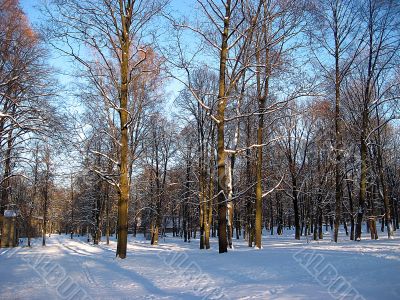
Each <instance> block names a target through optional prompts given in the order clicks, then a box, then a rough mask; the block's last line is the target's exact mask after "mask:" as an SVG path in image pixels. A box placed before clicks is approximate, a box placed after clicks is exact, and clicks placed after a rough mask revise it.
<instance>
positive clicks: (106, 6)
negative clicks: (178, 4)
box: [0, 0, 400, 258]
mask: <svg viewBox="0 0 400 300" xmlns="http://www.w3.org/2000/svg"><path fill="white" fill-rule="evenodd" d="M0 3H1V4H0V5H1V9H0V14H2V15H1V17H2V18H1V20H2V21H1V22H3V20H8V19H7V18H9V19H10V20H18V21H14V22H17V24H15V26H11V27H10V26H8V23H9V22H11V21H10V20H9V21H6V22H5V23H4V24H0V26H2V27H1V28H0V29H1V31H0V39H1V42H2V43H0V44H1V48H0V50H1V65H0V67H1V68H0V92H1V94H0V97H1V98H0V101H1V103H0V104H1V106H2V108H1V115H0V118H1V119H0V121H1V123H0V146H1V149H0V150H1V153H2V156H1V157H2V158H1V168H2V169H1V174H2V175H1V177H0V178H1V191H2V194H1V197H2V198H1V201H2V202H1V207H2V210H4V208H5V207H6V205H10V204H15V205H17V206H18V209H19V210H20V211H21V215H23V216H28V218H32V216H34V215H40V216H41V217H42V220H43V224H44V226H43V227H44V232H45V231H46V227H47V228H48V227H49V226H50V225H47V224H52V225H51V226H52V228H51V229H50V228H48V230H50V231H56V230H58V231H60V232H61V231H63V232H68V233H71V238H72V237H73V234H74V233H79V234H90V235H91V236H92V238H93V242H94V243H98V242H99V241H100V239H101V238H102V236H104V235H105V236H106V239H107V242H108V241H109V237H110V235H111V234H114V233H115V234H116V235H117V238H118V248H117V256H118V257H120V258H125V257H126V247H127V237H128V232H132V234H134V235H136V234H137V233H138V232H142V233H144V234H145V235H146V236H148V237H149V239H150V240H151V243H152V244H154V245H156V244H157V243H158V242H159V236H161V235H163V234H164V232H165V230H166V229H167V228H171V227H172V232H173V235H174V236H175V235H176V236H181V237H183V238H184V240H185V241H190V240H191V238H196V237H197V234H199V240H200V248H201V249H209V248H210V237H216V236H218V244H219V252H220V253H223V252H226V251H227V249H228V248H230V247H232V244H233V238H234V237H235V238H237V239H239V238H245V239H247V241H248V245H249V246H255V247H257V248H261V247H262V232H263V229H264V232H265V230H268V232H270V233H271V234H275V233H276V234H282V232H283V230H284V228H292V227H293V228H294V237H295V238H296V239H300V237H301V236H302V235H305V236H312V238H313V239H314V240H318V239H322V238H323V236H324V226H325V230H327V229H328V227H329V228H331V231H332V239H333V240H334V241H335V242H336V241H337V240H338V233H339V227H340V225H341V224H342V225H343V226H344V230H345V232H346V235H349V238H350V239H351V240H360V239H361V233H362V225H363V224H365V223H364V222H366V224H367V227H366V228H367V230H369V231H370V232H371V238H373V239H376V238H378V230H377V229H376V227H377V221H378V222H380V223H381V230H382V231H384V226H386V232H387V235H388V237H389V238H391V237H393V235H394V231H395V230H396V229H398V228H399V222H398V220H399V215H398V213H399V207H398V200H397V199H398V198H399V196H400V195H399V192H398V187H399V184H400V182H399V181H400V173H399V167H400V157H399V156H398V154H397V151H396V150H397V147H398V146H399V142H400V140H399V127H398V124H397V123H396V122H397V121H396V119H398V113H399V106H398V103H399V101H398V100H399V97H400V91H399V86H400V84H399V83H400V82H399V81H400V74H399V71H400V68H399V66H400V64H399V59H400V57H399V54H400V52H399V47H400V35H399V33H400V31H399V28H400V24H399V22H400V19H399V17H398V16H399V15H400V11H399V9H400V6H399V4H398V3H397V2H396V1H392V0H380V1H378V0H353V1H340V0H313V1H298V0H251V1H240V0H226V1H214V0H207V1H203V0H197V1H196V3H195V4H196V11H195V12H193V14H191V15H190V16H187V18H183V19H181V18H178V17H177V15H176V13H173V12H169V10H170V7H169V3H168V1H166V0H152V1H144V0H143V1H140V0H123V1H122V0H120V1H116V0H115V1H111V0H104V1H94V0H93V1H90V0H87V1H78V0H64V1H58V0H53V1H50V2H49V4H48V6H46V7H43V14H44V16H45V18H46V21H45V23H44V24H43V26H42V30H43V32H45V35H43V36H40V35H39V34H38V33H37V32H35V31H34V30H33V29H32V28H31V27H30V25H29V23H28V22H27V20H26V17H25V15H24V14H23V13H22V11H21V10H20V8H19V7H18V4H17V1H11V0H2V1H1V2H0ZM15 14H18V16H19V17H18V18H17V17H15ZM3 15H4V16H5V18H3ZM158 24H163V26H158ZM164 28H168V29H166V30H167V31H166V32H162V31H161V30H162V29H164ZM164 36H167V41H166V40H165V39H164V38H163V37H164ZM3 41H5V42H3ZM44 45H51V47H52V49H55V50H56V51H59V52H61V53H62V54H63V55H66V56H67V57H69V58H71V59H72V61H73V62H74V69H73V70H72V71H71V70H69V72H71V73H73V74H72V75H73V76H74V77H73V78H74V79H75V80H73V82H72V83H71V85H72V88H73V93H72V95H73V98H74V99H75V101H76V102H77V103H79V109H78V113H77V114H78V115H74V116H69V117H68V116H63V117H60V116H59V115H58V117H57V114H58V113H57V112H56V111H55V109H54V108H53V106H52V105H50V103H51V102H50V100H49V99H56V95H55V93H53V91H52V89H51V87H53V84H52V83H51V80H50V78H49V77H50V76H49V74H50V69H49V67H48V66H47V64H46V63H45V60H46V53H45V51H44ZM16 49H17V50H18V51H17V50H16ZM171 80H174V81H175V82H180V84H181V87H182V88H181V89H180V91H179V93H178V95H177V97H175V99H174V102H173V103H171V102H170V101H168V100H169V98H170V95H169V94H168V93H167V91H166V89H165V85H166V83H168V82H170V81H171ZM60 101H61V100H58V102H57V103H58V104H60ZM59 106H61V105H59ZM75 113H76V112H75ZM66 123H68V124H66ZM66 128H68V130H66ZM49 129H51V130H49ZM55 129H57V130H55ZM55 131H56V132H58V133H59V134H57V135H54V134H53V132H55ZM49 139H50V140H52V141H57V142H53V143H52V144H53V145H54V144H55V145H60V143H63V145H65V144H68V147H64V148H65V149H68V150H67V151H68V152H69V153H66V156H68V154H69V155H71V156H73V157H74V159H75V160H77V161H79V165H80V167H74V168H70V171H69V172H66V173H69V175H68V176H61V175H60V174H57V172H56V170H55V169H56V168H54V166H53V165H52V161H53V160H54V159H55V157H56V156H54V154H52V151H51V148H52V147H51V146H44V144H43V142H41V141H43V140H44V141H47V142H48V141H49ZM60 140H62V141H60ZM53 152H54V151H53ZM63 170H64V171H65V169H63ZM64 173H65V172H64ZM64 175H65V174H64ZM25 191H29V192H25ZM39 200H40V201H39ZM38 203H40V205H39V204H38ZM49 212H51V213H49ZM47 216H49V217H50V218H51V220H50V221H49V222H47V220H46V219H48V218H49V217H47ZM55 216H57V217H55ZM25 221H26V222H28V223H26V222H25V223H26V224H30V221H29V220H28V219H26V220H25Z"/></svg>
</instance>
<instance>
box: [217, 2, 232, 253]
mask: <svg viewBox="0 0 400 300" xmlns="http://www.w3.org/2000/svg"><path fill="white" fill-rule="evenodd" d="M230 16H231V0H227V1H226V3H225V18H224V29H223V32H222V42H221V53H220V61H219V64H220V65H219V85H218V106H217V118H218V122H217V168H218V246H219V253H224V252H228V243H227V236H226V209H227V207H226V199H225V191H226V189H225V108H226V104H227V100H228V99H227V95H226V86H225V76H226V74H225V73H226V61H227V57H228V38H229V24H230Z"/></svg>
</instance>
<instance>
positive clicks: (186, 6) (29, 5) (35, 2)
mask: <svg viewBox="0 0 400 300" xmlns="http://www.w3.org/2000/svg"><path fill="white" fill-rule="evenodd" d="M42 1H43V0H20V4H21V7H22V9H23V11H24V12H25V13H26V14H27V16H28V18H29V20H30V22H31V24H32V25H33V26H38V25H39V24H40V22H41V21H42V16H41V13H40V11H39V9H38V6H40V4H41V2H42ZM195 4H196V1H195V0H172V1H171V3H170V7H169V10H170V11H171V12H173V13H174V14H176V15H181V16H193V9H194V7H195ZM49 50H50V54H51V59H50V64H51V65H52V66H53V67H55V68H56V69H57V71H59V72H60V73H62V72H68V70H71V67H72V64H71V62H70V61H69V59H68V58H66V57H62V56H61V55H60V54H59V53H58V52H56V51H55V50H53V49H51V48H50V49H49ZM58 77H59V80H60V82H61V83H62V84H63V85H67V84H68V82H69V81H70V80H71V78H70V77H68V76H65V75H62V74H59V75H58ZM181 89H182V84H180V83H179V82H177V81H176V80H171V81H169V82H168V84H167V86H166V92H167V94H168V95H169V98H170V99H169V101H168V104H167V106H169V108H170V109H173V107H172V102H173V100H174V99H175V97H176V96H177V94H178V92H179V90H181Z"/></svg>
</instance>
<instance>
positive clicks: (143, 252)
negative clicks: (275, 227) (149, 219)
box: [0, 234, 400, 299]
mask: <svg viewBox="0 0 400 300" xmlns="http://www.w3.org/2000/svg"><path fill="white" fill-rule="evenodd" d="M234 242H235V248H234V249H233V250H231V251H229V252H228V253H227V254H218V252H217V251H218V250H217V249H218V247H217V241H216V240H215V239H213V240H212V249H211V250H209V251H204V250H202V251H201V250H199V249H197V248H198V240H192V242H191V243H184V242H183V241H182V240H181V239H179V238H172V237H167V238H166V239H165V240H161V245H159V246H156V247H154V246H151V245H150V244H149V241H144V240H141V239H140V237H139V238H137V239H131V240H130V242H129V246H128V257H127V258H126V259H125V260H121V259H116V258H115V248H116V243H115V241H112V242H111V243H110V245H109V246H107V245H105V244H104V243H102V244H101V245H99V246H94V245H91V244H88V243H86V242H85V239H84V238H83V237H81V238H78V237H75V238H74V239H73V240H71V239H69V236H68V235H54V234H53V235H52V236H51V237H50V238H48V239H47V246H46V247H41V246H40V243H39V241H36V243H37V244H39V245H35V246H34V247H32V248H31V249H30V248H27V247H17V248H13V249H1V250H0V266H1V267H0V289H1V293H2V294H1V298H2V299H213V298H214V299H217V298H221V299H364V298H365V299H399V298H400V284H399V279H398V274H399V271H400V247H399V246H398V245H399V239H398V238H396V239H394V240H388V239H386V238H385V237H382V238H381V239H380V240H378V241H371V240H363V241H361V242H359V243H356V242H350V241H347V240H345V237H342V239H341V241H340V242H339V243H338V244H334V243H333V242H331V241H330V240H329V238H328V239H325V240H323V241H320V242H310V243H307V241H306V240H305V239H304V240H301V241H295V240H294V239H293V236H292V235H288V234H287V235H285V236H279V237H278V236H264V238H263V245H264V246H263V249H261V250H255V249H253V248H249V247H247V246H246V242H245V241H243V240H240V241H237V240H235V241H234Z"/></svg>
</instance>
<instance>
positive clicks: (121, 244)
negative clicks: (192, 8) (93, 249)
mask: <svg viewBox="0 0 400 300" xmlns="http://www.w3.org/2000/svg"><path fill="white" fill-rule="evenodd" d="M119 5H120V12H121V22H122V33H121V65H120V69H121V82H120V94H119V100H120V109H119V110H118V112H119V117H120V128H121V129H120V131H121V137H120V156H121V157H120V177H119V190H118V194H119V199H118V242H117V253H116V256H117V257H119V258H122V259H124V258H125V257H126V248H127V243H128V200H129V178H128V177H129V176H128V172H129V170H128V160H129V156H128V152H129V143H128V134H129V132H128V77H129V59H130V42H131V41H130V35H129V28H130V25H131V21H132V20H131V18H132V6H131V5H133V4H131V2H130V1H128V4H126V5H124V4H123V3H122V1H120V4H119Z"/></svg>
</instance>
